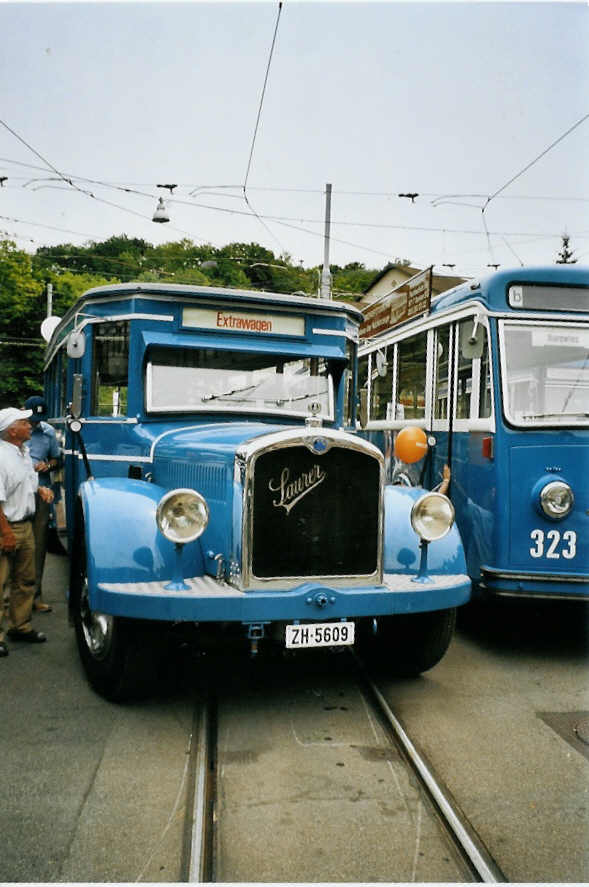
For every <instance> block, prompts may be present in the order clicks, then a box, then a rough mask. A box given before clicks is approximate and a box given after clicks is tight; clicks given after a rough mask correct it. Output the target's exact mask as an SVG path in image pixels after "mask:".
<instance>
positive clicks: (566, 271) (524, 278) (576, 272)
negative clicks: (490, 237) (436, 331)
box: [431, 265, 589, 314]
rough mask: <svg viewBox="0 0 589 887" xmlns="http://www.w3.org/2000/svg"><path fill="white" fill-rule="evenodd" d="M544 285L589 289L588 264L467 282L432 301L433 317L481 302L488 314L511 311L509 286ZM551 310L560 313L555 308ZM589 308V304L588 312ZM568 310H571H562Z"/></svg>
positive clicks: (512, 272)
mask: <svg viewBox="0 0 589 887" xmlns="http://www.w3.org/2000/svg"><path fill="white" fill-rule="evenodd" d="M526 284H529V285H532V286H533V285H538V284H543V285H545V286H552V287H589V266H587V265H542V266H535V267H530V268H508V269H505V270H501V271H496V272H495V273H494V274H489V275H488V276H486V277H484V278H481V279H480V280H478V281H477V280H472V281H467V282H466V283H463V284H460V285H459V286H456V287H454V288H453V289H451V290H448V291H447V292H445V293H442V294H441V295H440V296H438V297H437V298H435V299H432V306H431V314H438V313H440V312H442V311H446V310H448V309H449V308H454V307H456V306H457V305H460V304H461V303H462V302H471V301H477V302H481V303H482V304H483V305H484V306H485V307H486V308H487V309H488V310H489V311H511V310H513V309H512V307H511V306H510V305H509V302H508V299H507V292H508V289H509V287H510V286H512V285H514V286H525V285H526ZM551 307H552V310H555V309H556V310H559V308H558V307H557V306H556V305H554V304H553V305H552V306H551ZM588 309H589V296H588V304H587V307H586V308H585V310H588ZM560 310H563V311H566V310H568V309H566V308H564V307H563V308H562V309H560ZM577 310H579V309H577Z"/></svg>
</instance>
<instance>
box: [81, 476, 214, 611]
mask: <svg viewBox="0 0 589 887" xmlns="http://www.w3.org/2000/svg"><path fill="white" fill-rule="evenodd" d="M165 492H167V491H166V489H164V488H163V487H160V486H158V485H157V484H152V483H148V482H146V481H141V480H134V479H129V478H124V477H109V478H98V479H92V480H88V481H86V482H85V483H83V484H81V486H80V488H79V491H78V495H79V504H80V509H79V510H78V520H77V526H76V530H75V533H76V537H77V538H76V540H75V542H74V545H77V544H79V542H81V541H82V539H83V543H84V546H85V555H86V557H85V561H86V575H87V580H88V592H89V597H90V606H91V607H92V609H100V607H99V604H100V602H99V601H98V600H97V587H98V585H99V583H101V582H154V581H156V582H157V581H165V580H171V579H172V578H173V577H175V576H176V575H177V571H178V557H179V556H180V558H181V570H182V573H183V575H185V576H199V575H203V573H204V566H203V565H204V559H203V555H202V549H201V545H200V540H199V539H197V540H196V541H194V542H190V543H188V544H187V545H184V546H183V547H182V551H181V554H180V553H179V552H178V551H176V549H175V546H174V544H173V543H172V542H170V541H169V540H168V539H166V538H165V537H164V536H163V535H162V533H160V531H159V529H158V527H157V523H156V509H157V505H158V502H159V500H160V499H161V497H162V496H163V495H164V493H165ZM80 534H83V537H81V535H80Z"/></svg>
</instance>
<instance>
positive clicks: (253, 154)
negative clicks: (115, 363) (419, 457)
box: [0, 0, 589, 277]
mask: <svg viewBox="0 0 589 887" xmlns="http://www.w3.org/2000/svg"><path fill="white" fill-rule="evenodd" d="M0 27H1V30H2V34H3V35H4V41H3V48H2V53H1V55H0V177H2V178H4V177H5V180H4V181H3V182H2V187H0V238H3V239H5V238H8V239H12V240H15V242H16V243H17V245H18V246H19V247H20V248H22V249H26V250H27V251H29V252H34V251H35V250H36V249H37V248H38V247H39V246H42V245H55V244H62V243H73V244H78V245H83V244H84V245H87V244H88V243H90V242H92V241H94V242H99V241H102V240H105V239H107V238H108V237H110V236H112V235H121V234H125V235H127V236H128V237H140V238H144V239H145V240H147V241H148V242H150V243H153V244H158V243H165V242H170V241H175V240H180V239H182V238H189V239H190V240H192V241H193V242H194V243H196V244H203V243H210V244H212V245H213V246H216V247H220V246H224V245H225V244H227V243H231V242H247V243H250V242H256V243H260V244H262V245H263V246H265V247H267V248H268V249H271V250H272V251H273V252H274V254H275V255H276V256H277V257H278V256H280V255H288V256H289V257H290V258H291V260H292V261H293V262H295V263H302V264H303V265H304V266H305V267H311V266H314V265H321V264H322V262H323V258H324V249H325V238H324V234H325V217H326V185H327V184H330V185H331V186H332V191H331V225H330V229H329V233H330V238H329V260H330V262H331V263H332V264H337V265H340V266H344V265H346V264H349V263H351V262H360V263H362V264H364V265H365V266H366V267H367V268H374V269H380V268H383V267H384V266H385V265H386V264H387V263H388V262H394V261H395V260H397V259H408V260H410V261H411V263H412V264H413V265H415V266H416V267H418V268H425V267H428V266H429V265H434V270H435V272H436V273H442V274H443V273H447V274H460V275H464V276H469V277H471V276H473V277H474V276H479V275H481V274H482V273H488V271H489V265H494V264H499V265H501V266H502V267H507V266H519V265H532V264H542V263H548V264H552V263H553V262H554V261H555V259H556V257H557V254H558V252H559V250H560V248H561V246H562V240H561V235H562V234H563V233H566V234H568V236H569V237H570V248H571V249H573V250H574V255H575V257H576V258H577V259H578V261H579V262H583V263H589V163H588V162H587V156H588V154H589V152H588V150H587V149H588V146H589V89H588V87H589V52H587V47H588V46H589V5H588V4H587V3H580V2H579V3H549V2H524V3H511V2H505V3H494V2H481V3H472V2H457V3H445V2H425V3H418V2H409V0H406V2H399V3H393V2H374V3H370V2H359V3H353V2H344V3H340V2H322V3H317V2H312V0H298V2H296V0H284V2H283V3H282V7H281V8H280V7H279V4H278V3H277V2H270V0H266V2H258V3H248V2H216V3H204V2H183V3H173V2H159V3H158V2H152V3H141V2H133V3H118V2H110V3H55V2H52V3H46V4H36V3H30V2H20V3H7V2H0ZM67 180H69V181H67ZM161 184H175V185H176V186H177V187H176V188H174V189H173V190H172V191H170V190H168V189H165V188H158V187H157V186H158V185H161ZM399 194H417V195H418V196H417V197H415V198H413V199H411V198H408V197H399V196H398V195H399ZM159 197H162V198H163V199H164V200H165V202H166V206H167V211H168V214H169V216H170V221H169V222H168V223H164V224H156V223H154V222H153V221H152V217H153V213H154V210H155V208H156V204H157V201H158V198H159Z"/></svg>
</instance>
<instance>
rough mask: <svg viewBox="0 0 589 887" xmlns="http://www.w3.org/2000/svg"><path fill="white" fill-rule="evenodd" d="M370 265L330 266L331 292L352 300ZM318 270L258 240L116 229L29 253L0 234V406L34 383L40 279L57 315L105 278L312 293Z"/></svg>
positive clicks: (43, 303) (37, 377)
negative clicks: (151, 235) (156, 238)
mask: <svg viewBox="0 0 589 887" xmlns="http://www.w3.org/2000/svg"><path fill="white" fill-rule="evenodd" d="M378 270H379V269H377V270H371V269H367V268H365V267H364V265H363V264H361V263H360V262H351V263H349V264H348V265H346V266H344V267H343V268H342V267H339V266H337V265H332V266H331V272H332V286H333V294H334V298H336V299H341V300H344V301H351V302H357V301H358V300H359V298H360V295H361V293H362V292H363V290H364V289H366V287H367V286H368V284H369V283H370V281H371V280H372V279H373V278H374V277H375V276H376V274H377V273H378ZM320 277H321V267H314V268H303V267H302V265H294V264H293V262H292V258H291V256H289V255H288V254H287V253H283V254H281V255H280V256H275V255H274V253H273V252H272V251H271V250H269V249H266V247H263V246H261V245H260V244H259V243H240V242H233V243H228V244H227V245H226V246H223V247H220V248H218V247H214V246H211V245H210V244H203V245H200V246H199V245H196V244H194V243H193V242H192V241H191V240H189V239H188V238H185V239H183V240H179V241H172V242H169V243H164V244H160V245H158V246H153V245H152V244H150V243H148V241H146V240H142V239H140V238H130V237H127V236H126V235H125V234H121V235H117V236H113V237H110V238H108V240H105V241H103V242H99V243H97V242H93V241H89V242H87V243H86V244H85V245H83V246H78V245H75V244H72V243H65V244H60V245H58V246H43V247H40V248H39V249H38V250H37V251H36V253H35V254H34V255H32V256H31V255H29V254H28V253H26V252H25V251H24V250H20V249H18V248H17V247H16V244H15V243H13V242H12V241H9V240H5V241H0V361H1V366H2V373H1V374H0V408H1V407H3V406H10V405H18V404H20V403H22V402H23V401H24V400H25V399H26V397H28V396H29V395H30V394H31V393H32V392H38V391H40V390H41V387H42V366H43V357H44V352H45V343H44V342H43V340H42V339H41V336H40V326H41V323H42V321H43V319H44V317H45V316H46V312H47V297H46V284H47V283H51V284H52V285H53V307H52V313H53V314H56V315H58V316H63V315H64V314H65V312H66V311H67V310H68V308H69V307H70V306H71V305H73V304H75V302H77V300H78V299H79V298H80V296H81V295H82V294H83V293H84V292H86V290H89V289H93V288H94V287H98V286H105V285H106V284H109V283H117V282H128V281H133V280H140V281H146V282H157V283H179V284H194V285H197V286H222V287H230V288H231V287H237V288H240V289H253V290H266V291H268V292H278V293H295V292H298V293H304V294H306V295H308V296H316V295H317V292H318V289H319V283H320Z"/></svg>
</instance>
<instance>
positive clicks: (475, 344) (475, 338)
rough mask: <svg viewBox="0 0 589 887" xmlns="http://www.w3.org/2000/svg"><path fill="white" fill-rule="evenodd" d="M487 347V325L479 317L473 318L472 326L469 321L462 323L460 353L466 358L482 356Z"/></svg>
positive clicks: (472, 358)
mask: <svg viewBox="0 0 589 887" xmlns="http://www.w3.org/2000/svg"><path fill="white" fill-rule="evenodd" d="M484 347H485V327H484V326H483V325H482V323H481V322H480V319H479V318H478V317H475V318H473V324H472V327H471V325H470V323H469V322H468V321H467V322H466V323H462V324H460V353H461V354H462V356H463V357H464V359H465V360H474V359H475V358H478V357H482V355H483V349H484Z"/></svg>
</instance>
